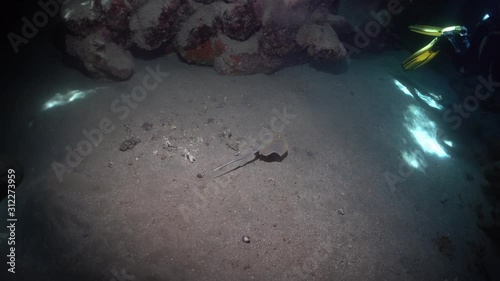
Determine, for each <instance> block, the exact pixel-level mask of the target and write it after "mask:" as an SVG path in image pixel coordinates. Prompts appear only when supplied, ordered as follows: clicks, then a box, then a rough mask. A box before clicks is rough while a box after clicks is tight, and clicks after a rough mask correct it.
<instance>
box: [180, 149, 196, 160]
mask: <svg viewBox="0 0 500 281" xmlns="http://www.w3.org/2000/svg"><path fill="white" fill-rule="evenodd" d="M181 155H182V157H185V158H186V159H187V160H188V161H189V163H193V162H194V161H196V158H195V157H194V156H193V155H191V153H190V152H189V151H188V150H187V149H186V148H184V152H183V153H182V154H181Z"/></svg>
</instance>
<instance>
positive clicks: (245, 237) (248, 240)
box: [241, 235, 250, 244]
mask: <svg viewBox="0 0 500 281" xmlns="http://www.w3.org/2000/svg"><path fill="white" fill-rule="evenodd" d="M241 241H243V242H245V243H247V244H248V243H250V237H248V236H246V235H244V236H243V237H241Z"/></svg>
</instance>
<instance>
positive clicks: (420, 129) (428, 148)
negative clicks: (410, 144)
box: [405, 105, 450, 158]
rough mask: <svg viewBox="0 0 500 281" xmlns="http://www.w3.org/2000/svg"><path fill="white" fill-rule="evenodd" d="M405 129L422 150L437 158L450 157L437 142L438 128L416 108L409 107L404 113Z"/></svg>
mask: <svg viewBox="0 0 500 281" xmlns="http://www.w3.org/2000/svg"><path fill="white" fill-rule="evenodd" d="M405 119H406V121H407V123H406V124H405V127H406V128H407V129H408V131H409V132H410V133H411V135H412V136H413V138H414V139H415V141H416V142H417V144H418V145H419V146H420V147H421V148H422V150H423V151H424V152H426V153H429V154H434V155H436V156H438V157H442V158H447V157H450V156H449V155H448V154H447V153H446V151H445V150H444V148H443V147H442V146H441V145H440V144H439V142H438V140H437V131H438V128H437V126H436V123H434V122H433V121H432V120H430V119H429V118H428V117H427V116H426V115H425V113H424V112H423V111H422V110H421V109H420V108H419V107H417V106H414V105H410V106H409V107H408V110H407V111H406V113H405Z"/></svg>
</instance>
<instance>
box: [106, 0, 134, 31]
mask: <svg viewBox="0 0 500 281" xmlns="http://www.w3.org/2000/svg"><path fill="white" fill-rule="evenodd" d="M131 11H132V6H131V5H130V4H129V3H128V2H127V0H108V1H103V2H102V12H103V13H104V18H105V20H106V26H107V27H108V28H109V29H111V30H117V31H123V30H126V29H128V24H129V14H130V12H131Z"/></svg>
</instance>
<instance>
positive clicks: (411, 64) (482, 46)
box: [402, 8, 500, 81]
mask: <svg viewBox="0 0 500 281" xmlns="http://www.w3.org/2000/svg"><path fill="white" fill-rule="evenodd" d="M409 28H410V30H411V31H413V32H417V33H420V34H425V35H429V36H435V37H436V38H434V39H433V40H432V41H431V42H430V43H429V44H427V45H426V46H425V47H423V48H422V49H420V50H418V51H417V52H416V53H414V54H413V55H411V56H410V57H409V58H408V59H406V60H405V61H404V62H403V63H402V66H403V68H404V69H405V70H413V69H415V68H417V67H420V66H422V65H424V64H426V63H427V62H429V61H430V60H431V59H433V58H434V57H435V56H436V55H437V54H438V53H439V51H440V50H442V49H444V48H446V47H448V46H447V45H451V49H452V50H454V54H453V61H454V64H455V66H456V67H457V69H458V71H459V72H460V73H461V74H464V75H466V74H481V75H484V76H486V77H488V76H489V75H492V77H493V80H494V81H499V80H500V77H499V76H500V54H499V53H498V52H499V50H500V15H499V8H496V9H495V10H494V12H493V13H492V14H486V15H485V16H484V17H483V19H482V20H481V21H480V22H479V23H478V24H477V25H476V27H475V34H474V35H473V36H470V35H469V34H468V32H467V28H465V27H464V26H449V27H445V28H441V27H435V26H427V25H412V26H410V27H409Z"/></svg>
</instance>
